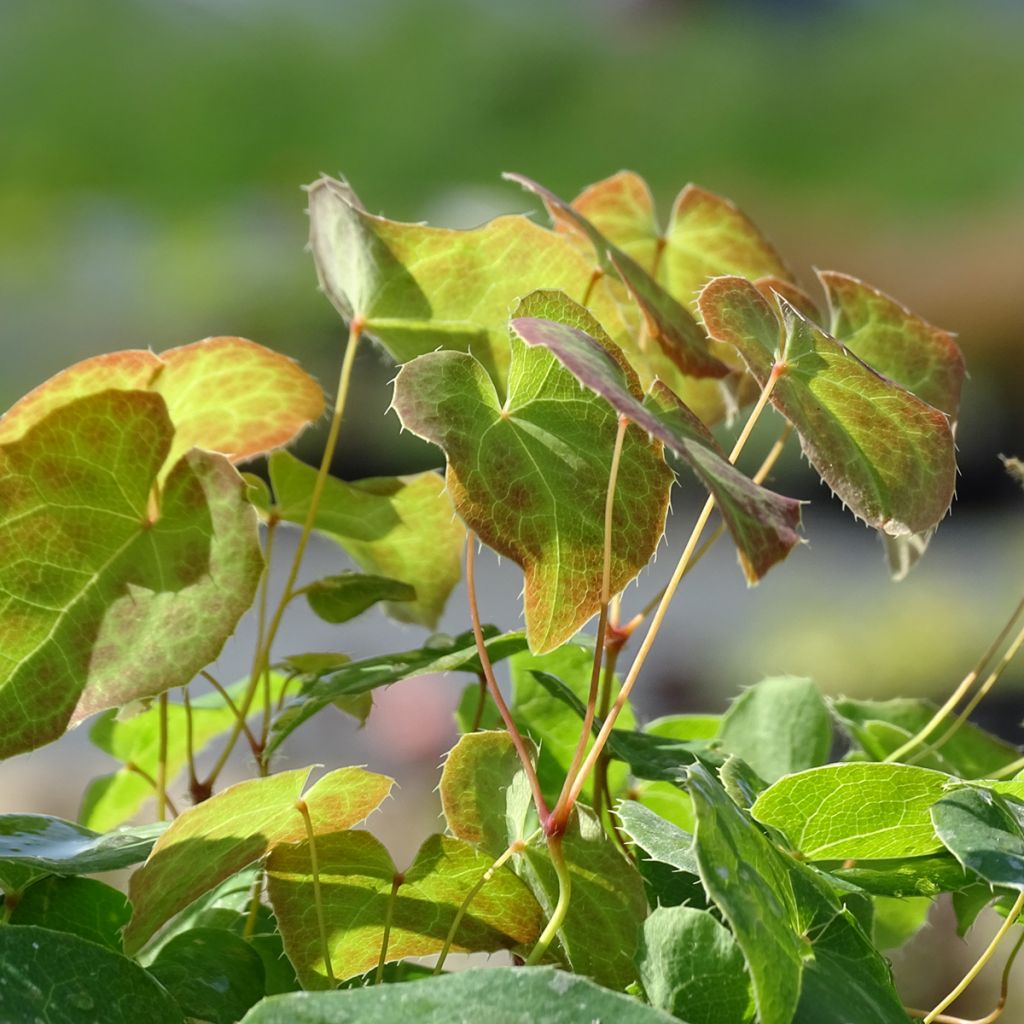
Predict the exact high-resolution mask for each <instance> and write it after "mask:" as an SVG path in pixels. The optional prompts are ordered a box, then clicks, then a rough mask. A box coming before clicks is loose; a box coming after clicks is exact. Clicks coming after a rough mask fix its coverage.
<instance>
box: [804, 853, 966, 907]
mask: <svg viewBox="0 0 1024 1024" xmlns="http://www.w3.org/2000/svg"><path fill="white" fill-rule="evenodd" d="M818 867H821V868H823V869H825V870H827V871H829V872H830V873H831V874H833V875H835V876H836V877H837V878H840V879H843V880H844V881H847V882H852V883H853V884H854V885H856V886H858V887H859V888H861V889H863V890H864V891H865V892H870V893H874V894H875V895H878V896H900V897H903V896H928V897H935V896H938V895H939V893H942V892H957V891H958V890H960V889H962V888H964V887H965V886H966V885H968V884H969V881H970V880H969V879H968V877H967V875H966V874H965V873H964V869H963V868H962V867H961V866H960V865H959V864H958V863H957V862H956V861H955V860H954V859H953V858H952V857H951V856H950V855H949V854H948V853H941V854H931V855H929V856H927V857H900V858H897V859H895V860H867V861H862V862H858V861H849V860H847V861H840V862H836V863H835V864H823V863H819V864H818Z"/></svg>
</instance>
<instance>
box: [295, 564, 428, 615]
mask: <svg viewBox="0 0 1024 1024" xmlns="http://www.w3.org/2000/svg"><path fill="white" fill-rule="evenodd" d="M303 593H304V594H305V595H306V600H307V601H308V602H309V607H310V608H312V609H313V611H314V612H316V614H317V615H319V616H320V618H321V619H323V620H324V622H332V623H335V624H338V623H342V622H348V621H349V619H354V618H356V616H358V615H362V614H363V612H365V611H366V610H367V609H368V608H372V607H373V606H374V605H375V604H376V603H377V602H378V601H415V600H416V591H415V589H414V588H413V587H410V586H409V584H408V583H401V582H399V581H398V580H392V579H388V578H387V577H386V576H366V575H363V574H362V573H357V572H345V573H341V574H340V575H338V576H325V577H324V578H323V579H321V580H317V581H316V582H315V583H311V584H309V586H308V587H305V588H304V589H303Z"/></svg>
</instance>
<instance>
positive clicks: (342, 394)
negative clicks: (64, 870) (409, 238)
mask: <svg viewBox="0 0 1024 1024" xmlns="http://www.w3.org/2000/svg"><path fill="white" fill-rule="evenodd" d="M363 326H364V321H363V319H362V317H359V316H357V317H355V318H353V320H352V322H351V324H350V325H349V332H348V344H347V345H346V347H345V355H344V358H343V359H342V362H341V373H340V374H339V376H338V395H337V398H336V399H335V401H334V412H333V413H332V415H331V424H330V427H329V428H328V431H327V440H326V442H325V444H324V453H323V457H322V458H321V460H320V469H319V470H318V472H317V476H316V481H315V483H314V484H313V490H312V493H311V494H310V497H309V509H308V510H307V511H306V518H305V521H304V522H303V524H302V532H301V533H300V534H299V541H298V544H296V546H295V556H294V557H293V559H292V565H291V568H290V569H289V570H288V579H287V580H286V582H285V585H284V590H283V591H282V593H281V599H280V600H279V601H278V604H277V609H276V610H275V612H274V615H273V617H272V618H271V620H270V625H269V626H268V627H267V630H266V635H265V636H263V637H260V638H259V641H258V642H257V644H256V650H255V653H254V656H253V665H252V671H251V672H250V674H249V687H248V689H247V690H246V692H245V696H244V697H243V698H242V704H241V709H242V715H243V716H244V717H247V716H248V713H249V709H250V708H251V707H252V702H253V700H254V698H255V696H256V691H257V688H258V687H259V682H260V677H261V675H262V673H263V672H264V671H265V670H266V668H267V666H268V665H269V664H270V653H271V650H272V649H273V646H274V640H275V638H276V637H277V631H278V629H280V626H281V620H282V618H283V617H284V613H285V609H286V608H287V607H288V602H289V601H290V600H291V599H292V597H293V592H292V591H293V588H294V586H295V581H296V579H297V578H298V575H299V569H300V568H301V567H302V559H303V557H304V555H305V553H306V546H307V545H308V543H309V537H310V534H311V533H312V532H313V524H314V523H315V522H316V514H317V512H318V511H319V509H320V499H321V497H322V496H323V492H324V487H325V485H326V483H327V477H328V476H329V475H330V468H331V462H332V461H333V459H334V452H335V449H336V448H337V445H338V435H339V433H340V431H341V421H342V419H343V418H344V415H345V404H346V402H347V400H348V393H349V386H350V384H351V382H352V367H353V365H354V363H355V357H356V350H357V349H358V347H359V340H360V338H361V337H362V334H363ZM264 571H265V572H268V573H269V571H270V569H269V566H268V567H267V568H266V569H265V570H264ZM241 735H242V727H241V725H239V724H238V723H237V722H236V723H235V727H234V728H233V729H232V730H231V735H230V736H229V737H228V741H227V743H226V744H225V746H224V749H223V750H222V751H221V754H220V757H218V758H217V761H216V763H215V764H214V766H213V769H212V771H211V772H210V774H209V776H208V777H207V780H206V783H205V785H206V786H207V787H212V786H213V783H214V781H215V780H216V779H217V777H218V776H219V775H220V773H221V771H223V769H224V765H226V764H227V762H228V758H229V757H230V756H231V752H232V750H234V748H235V744H236V743H237V742H238V738H239V737H240V736H241Z"/></svg>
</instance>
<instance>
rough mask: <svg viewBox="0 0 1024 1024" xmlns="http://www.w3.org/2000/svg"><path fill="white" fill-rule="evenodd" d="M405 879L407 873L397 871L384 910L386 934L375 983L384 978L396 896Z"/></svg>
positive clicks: (381, 948) (374, 979) (381, 946)
mask: <svg viewBox="0 0 1024 1024" xmlns="http://www.w3.org/2000/svg"><path fill="white" fill-rule="evenodd" d="M404 881H405V875H403V874H402V873H401V872H400V871H399V872H396V874H395V877H394V878H392V879H391V895H390V896H389V897H388V908H387V910H386V911H385V912H384V936H383V938H382V939H381V941H380V959H379V960H378V961H377V973H376V974H375V975H374V978H373V983H374V985H379V984H380V983H381V982H382V981H383V980H384V964H385V963H387V958H388V944H389V943H390V942H391V921H392V919H393V918H394V916H395V897H396V896H397V894H398V887H399V886H400V885H401V884H402V883H403V882H404Z"/></svg>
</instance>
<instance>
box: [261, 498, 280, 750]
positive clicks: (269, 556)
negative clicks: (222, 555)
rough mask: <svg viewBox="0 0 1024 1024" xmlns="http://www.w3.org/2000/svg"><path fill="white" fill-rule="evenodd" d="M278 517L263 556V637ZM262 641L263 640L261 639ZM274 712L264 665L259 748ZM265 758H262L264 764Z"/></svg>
mask: <svg viewBox="0 0 1024 1024" xmlns="http://www.w3.org/2000/svg"><path fill="white" fill-rule="evenodd" d="M277 523H278V520H277V517H276V516H271V517H270V519H269V520H268V521H267V540H266V544H265V545H264V549H263V550H264V554H263V557H264V558H265V559H266V563H267V567H266V571H265V572H264V573H263V581H262V584H261V585H260V603H259V611H258V612H257V616H258V619H257V627H256V636H257V638H263V637H265V636H266V627H267V604H268V598H269V593H270V567H271V565H272V564H273V560H274V536H275V534H276V533H277ZM261 642H262V640H261ZM271 713H272V708H271V703H270V671H269V666H265V667H264V672H263V727H262V728H261V729H260V744H259V749H260V750H261V751H263V750H265V749H266V747H267V738H268V737H269V736H270V716H271ZM262 762H263V759H262V758H260V763H261V764H262Z"/></svg>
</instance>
